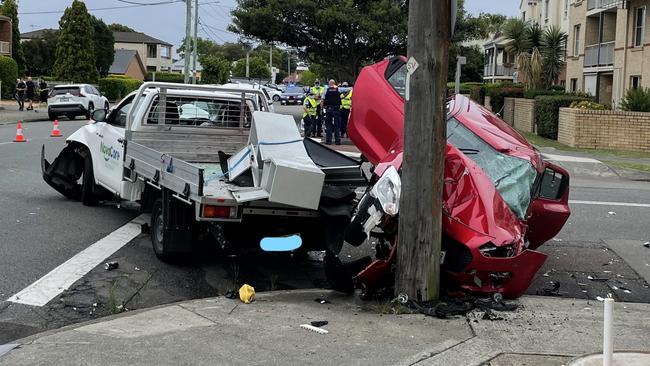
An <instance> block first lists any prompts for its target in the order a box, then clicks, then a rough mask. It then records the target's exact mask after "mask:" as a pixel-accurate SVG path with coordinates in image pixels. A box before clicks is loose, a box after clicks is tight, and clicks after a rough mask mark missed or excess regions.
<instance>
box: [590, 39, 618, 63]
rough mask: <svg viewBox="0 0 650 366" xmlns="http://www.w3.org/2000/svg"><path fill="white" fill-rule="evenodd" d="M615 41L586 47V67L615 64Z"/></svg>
mask: <svg viewBox="0 0 650 366" xmlns="http://www.w3.org/2000/svg"><path fill="white" fill-rule="evenodd" d="M614 43H615V42H607V43H600V44H595V45H591V46H587V47H585V67H595V66H611V65H614Z"/></svg>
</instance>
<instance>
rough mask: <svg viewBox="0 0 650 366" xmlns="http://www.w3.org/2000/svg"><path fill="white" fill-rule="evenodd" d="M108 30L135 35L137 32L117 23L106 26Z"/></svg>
mask: <svg viewBox="0 0 650 366" xmlns="http://www.w3.org/2000/svg"><path fill="white" fill-rule="evenodd" d="M108 29H110V30H111V32H131V33H135V32H137V31H136V30H135V29H133V28H131V27H127V26H126V25H124V24H119V23H111V24H109V25H108Z"/></svg>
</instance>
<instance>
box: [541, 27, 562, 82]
mask: <svg viewBox="0 0 650 366" xmlns="http://www.w3.org/2000/svg"><path fill="white" fill-rule="evenodd" d="M566 42H567V34H566V33H564V32H563V31H562V30H560V28H559V27H556V26H551V27H548V28H546V30H544V34H543V35H542V46H541V49H542V50H541V52H542V57H543V59H544V62H543V66H542V68H543V75H544V86H545V87H546V88H550V87H551V85H553V84H554V83H555V81H556V80H557V78H558V76H559V75H560V72H561V70H562V68H563V67H564V64H565V63H566V62H565V61H564V56H565V54H566Z"/></svg>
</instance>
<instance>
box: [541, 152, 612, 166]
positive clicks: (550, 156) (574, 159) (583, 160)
mask: <svg viewBox="0 0 650 366" xmlns="http://www.w3.org/2000/svg"><path fill="white" fill-rule="evenodd" d="M542 155H543V156H544V158H546V159H547V160H553V161H565V162H571V163H601V164H602V162H601V161H600V160H596V159H592V158H582V157H579V156H568V155H554V154H546V153H543V154H542Z"/></svg>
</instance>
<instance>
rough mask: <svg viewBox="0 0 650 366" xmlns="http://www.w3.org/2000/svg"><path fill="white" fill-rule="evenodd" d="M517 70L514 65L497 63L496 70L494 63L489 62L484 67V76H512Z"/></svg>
mask: <svg viewBox="0 0 650 366" xmlns="http://www.w3.org/2000/svg"><path fill="white" fill-rule="evenodd" d="M514 72H515V68H514V66H511V65H504V64H497V65H496V72H495V70H494V64H487V65H485V68H484V69H483V76H512V74H513V73H514Z"/></svg>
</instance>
